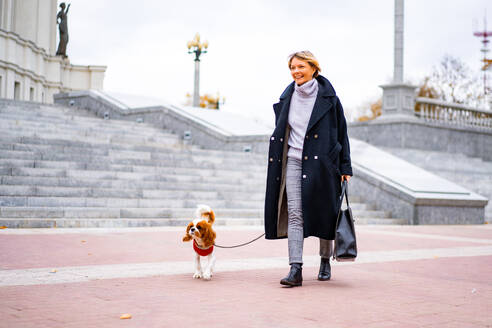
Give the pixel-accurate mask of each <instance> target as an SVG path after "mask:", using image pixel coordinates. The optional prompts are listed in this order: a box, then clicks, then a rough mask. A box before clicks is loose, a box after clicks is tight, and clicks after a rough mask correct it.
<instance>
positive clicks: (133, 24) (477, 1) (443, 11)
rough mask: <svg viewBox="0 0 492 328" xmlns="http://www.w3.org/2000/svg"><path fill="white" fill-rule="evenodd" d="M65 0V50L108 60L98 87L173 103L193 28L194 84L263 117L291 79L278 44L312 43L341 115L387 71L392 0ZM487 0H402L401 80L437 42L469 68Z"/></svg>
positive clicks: (185, 76)
mask: <svg viewBox="0 0 492 328" xmlns="http://www.w3.org/2000/svg"><path fill="white" fill-rule="evenodd" d="M67 2H69V3H71V4H72V5H71V7H70V12H69V18H68V23H69V34H70V41H69V44H68V50H67V53H68V55H69V57H70V60H71V62H72V63H73V64H78V65H89V64H90V65H107V67H108V68H107V71H106V76H105V81H104V89H105V90H107V91H115V92H121V93H129V94H136V95H144V96H150V97H156V98H162V99H165V100H166V101H167V102H170V103H175V104H182V103H183V102H184V101H185V95H186V93H188V92H189V93H192V92H193V73H194V62H193V58H194V56H193V55H191V54H188V53H187V47H186V44H187V41H189V40H191V39H192V38H193V36H194V35H195V33H196V32H199V33H200V34H201V36H202V40H208V41H209V44H210V45H209V52H208V53H207V54H204V55H202V57H201V58H202V61H201V94H203V93H211V94H216V93H217V92H218V91H219V92H220V94H221V95H223V96H225V97H226V108H225V110H228V111H233V112H237V113H242V114H243V115H247V116H252V117H257V118H262V119H263V120H266V121H271V120H273V114H272V113H273V111H272V104H273V103H274V102H277V100H278V97H279V96H280V94H281V92H282V91H283V90H284V88H285V87H286V86H287V85H288V84H289V83H290V82H291V77H290V74H289V70H288V68H287V56H288V55H289V54H290V53H292V52H294V51H297V50H310V51H312V52H313V53H314V54H315V56H316V57H317V58H318V60H319V61H320V64H321V68H322V74H323V75H324V76H325V77H327V78H328V79H329V80H330V81H331V82H332V84H333V85H334V87H335V89H336V91H337V94H338V95H339V97H340V99H341V101H342V104H343V105H344V108H345V111H346V112H347V116H350V114H351V112H353V111H354V110H355V109H357V108H359V107H360V106H361V105H362V104H365V103H367V102H368V101H371V100H376V99H377V98H378V97H380V96H381V89H380V88H379V87H378V86H379V85H381V84H384V83H387V82H389V81H390V80H391V78H392V75H393V22H394V8H393V6H394V0H372V1H362V0H346V1H342V0H336V1H335V0H311V1H309V2H305V1H293V0H264V1H261V0H248V1H234V0H223V1H222V0H206V1H203V0H202V1H198V0H196V1H194V0H193V1H191V0H190V1H187V0H182V1H166V0H141V1H118V0H72V1H67ZM487 3H488V1H486V0H407V1H405V41H404V42H405V45H404V47H405V51H404V62H405V68H404V69H405V73H404V74H405V80H408V81H411V82H414V83H417V82H419V81H421V80H422V79H423V77H424V76H425V75H426V74H430V72H431V71H432V68H433V66H435V65H438V64H439V61H440V60H441V58H442V57H443V56H444V55H445V54H449V55H452V56H454V57H458V58H460V59H462V60H463V61H464V62H465V63H466V64H468V66H469V67H470V68H471V69H473V70H475V71H477V72H478V70H479V68H480V64H481V63H480V58H481V53H480V48H481V43H480V40H479V39H478V38H476V37H474V36H473V30H474V29H483V18H484V15H485V11H486V9H487V8H486V5H487ZM489 3H490V2H489ZM490 11H492V8H490V10H489V12H490ZM489 17H490V14H489ZM489 25H491V28H489V29H492V20H491V23H490V24H489Z"/></svg>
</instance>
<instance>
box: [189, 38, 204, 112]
mask: <svg viewBox="0 0 492 328" xmlns="http://www.w3.org/2000/svg"><path fill="white" fill-rule="evenodd" d="M207 48H208V41H205V42H203V43H200V34H198V33H197V34H196V35H195V38H194V39H193V40H192V41H188V53H189V54H195V88H194V90H193V107H199V106H200V56H201V54H204V53H207Z"/></svg>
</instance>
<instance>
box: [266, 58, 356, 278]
mask: <svg viewBox="0 0 492 328" xmlns="http://www.w3.org/2000/svg"><path fill="white" fill-rule="evenodd" d="M288 62H289V69H290V72H291V75H292V78H293V79H294V82H292V83H291V84H290V85H289V86H288V87H287V89H285V91H284V92H283V93H282V95H281V96H280V102H279V103H277V104H275V105H273V109H274V111H275V124H276V127H275V130H274V132H273V134H272V136H271V138H270V149H269V155H268V164H269V166H268V176H267V190H266V197H265V236H266V238H267V239H279V238H286V237H288V248H289V264H290V272H289V274H288V275H287V276H286V277H285V278H283V279H282V280H281V281H280V283H281V284H282V285H287V286H301V285H302V250H303V244H304V238H306V237H309V236H316V237H319V238H320V256H321V264H320V269H319V274H318V280H322V281H323V280H329V279H330V277H331V268H330V256H331V255H332V250H333V239H334V237H335V223H336V219H337V214H338V206H339V200H338V199H339V195H340V193H341V181H343V180H347V181H348V180H349V179H350V177H351V176H352V166H351V162H350V147H349V140H348V136H347V124H346V121H345V117H344V115H343V108H342V105H341V103H340V100H339V99H338V97H337V96H336V94H335V89H333V87H332V85H331V83H330V81H328V80H327V79H326V78H324V77H323V76H321V75H319V72H320V71H321V69H320V66H319V63H318V61H317V59H316V58H315V57H314V55H313V54H312V53H311V52H309V51H301V52H296V53H294V54H292V55H291V56H290V57H289V61H288Z"/></svg>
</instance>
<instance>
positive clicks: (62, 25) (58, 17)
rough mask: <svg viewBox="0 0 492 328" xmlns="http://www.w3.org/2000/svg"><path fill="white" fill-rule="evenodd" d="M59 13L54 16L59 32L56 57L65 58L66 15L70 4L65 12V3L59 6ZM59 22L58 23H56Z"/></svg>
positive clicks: (66, 38) (66, 37)
mask: <svg viewBox="0 0 492 328" xmlns="http://www.w3.org/2000/svg"><path fill="white" fill-rule="evenodd" d="M60 8H61V9H60V11H59V12H58V15H56V23H57V24H59V26H58V29H59V30H60V43H59V44H58V50H57V51H56V55H57V56H58V55H60V56H63V57H64V58H66V57H67V43H68V24H67V15H68V9H70V4H68V7H67V10H65V2H62V3H61V4H60ZM58 20H60V21H58Z"/></svg>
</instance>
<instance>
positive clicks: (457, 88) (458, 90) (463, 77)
mask: <svg viewBox="0 0 492 328" xmlns="http://www.w3.org/2000/svg"><path fill="white" fill-rule="evenodd" d="M422 87H424V89H427V90H428V91H431V94H432V96H431V97H434V96H436V97H437V98H438V99H441V100H443V101H446V102H452V103H458V104H466V105H470V106H478V105H479V104H480V102H481V100H482V99H483V90H482V86H481V83H480V79H479V77H478V74H474V73H473V72H472V71H471V70H470V68H469V67H468V66H467V65H466V64H465V63H464V62H462V61H461V60H460V59H459V58H455V57H452V56H450V55H445V56H444V57H443V59H442V60H441V63H440V64H439V66H436V67H434V70H433V72H432V75H430V76H427V77H426V78H425V79H424V82H423V86H422ZM421 91H422V90H421Z"/></svg>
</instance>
